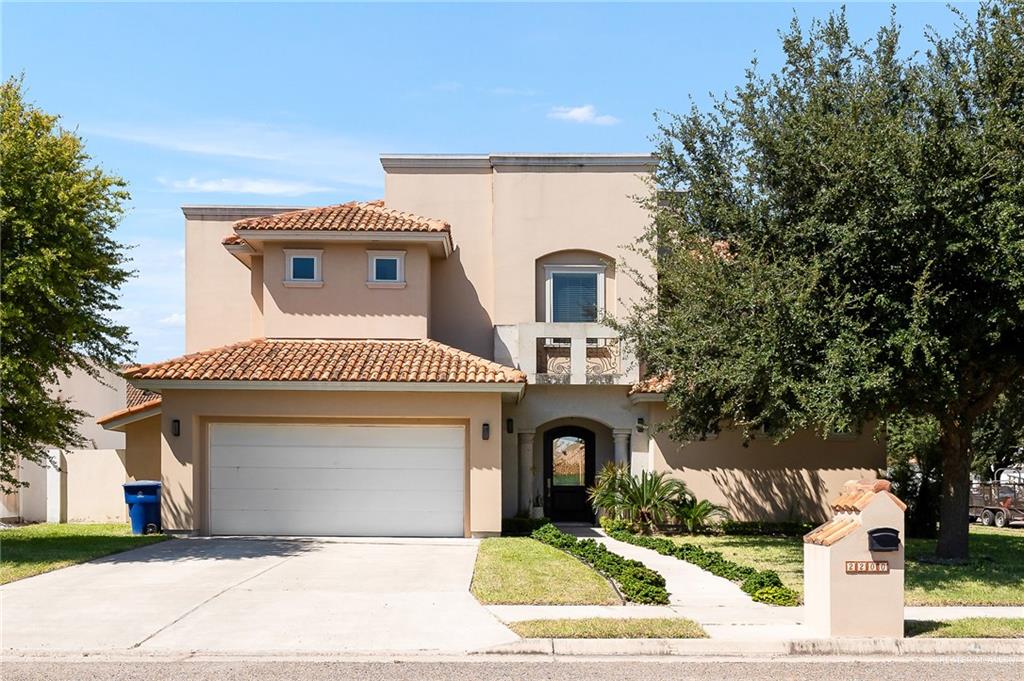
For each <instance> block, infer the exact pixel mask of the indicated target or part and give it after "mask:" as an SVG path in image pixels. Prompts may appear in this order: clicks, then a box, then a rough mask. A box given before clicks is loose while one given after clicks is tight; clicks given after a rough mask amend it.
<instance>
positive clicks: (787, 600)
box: [751, 586, 800, 606]
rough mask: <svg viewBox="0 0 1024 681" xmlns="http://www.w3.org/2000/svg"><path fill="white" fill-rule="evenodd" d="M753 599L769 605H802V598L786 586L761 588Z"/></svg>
mask: <svg viewBox="0 0 1024 681" xmlns="http://www.w3.org/2000/svg"><path fill="white" fill-rule="evenodd" d="M751 598H752V599H754V600H755V601H757V602H758V603H767V604H768V605H785V606H793V605H800V596H799V595H798V594H797V592H795V591H793V590H792V589H789V588H787V587H784V586H765V587H761V588H760V589H758V590H757V591H755V592H754V593H753V594H751Z"/></svg>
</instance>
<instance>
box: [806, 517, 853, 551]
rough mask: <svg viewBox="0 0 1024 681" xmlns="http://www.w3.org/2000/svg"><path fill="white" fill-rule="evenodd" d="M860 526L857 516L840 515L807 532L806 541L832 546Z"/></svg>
mask: <svg viewBox="0 0 1024 681" xmlns="http://www.w3.org/2000/svg"><path fill="white" fill-rule="evenodd" d="M859 526H860V521H859V520H858V519H857V517H856V516H852V515H839V516H836V517H835V518H832V520H830V521H828V522H827V523H825V524H824V525H819V526H818V527H816V528H814V529H813V530H811V531H810V532H808V533H807V534H805V535H804V542H805V543H807V544H820V545H821V546H832V544H835V543H836V542H837V541H839V540H840V539H842V538H843V537H846V536H849V535H850V533H852V532H853V531H854V530H856V529H857V528H858V527H859Z"/></svg>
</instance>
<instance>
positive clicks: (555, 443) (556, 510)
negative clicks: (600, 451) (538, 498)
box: [544, 426, 594, 523]
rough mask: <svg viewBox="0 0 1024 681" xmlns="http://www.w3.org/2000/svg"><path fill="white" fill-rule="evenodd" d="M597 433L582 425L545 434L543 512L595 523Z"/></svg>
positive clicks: (576, 520) (549, 515)
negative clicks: (591, 493) (592, 490)
mask: <svg viewBox="0 0 1024 681" xmlns="http://www.w3.org/2000/svg"><path fill="white" fill-rule="evenodd" d="M593 485H594V433H593V432H591V431H589V430H587V429H586V428H580V427H579V426H561V427H559V428H552V429H551V430H549V431H548V432H547V433H545V434H544V513H545V515H547V517H548V518H551V519H552V520H562V521H575V522H585V523H588V522H593V520H594V511H593V509H592V508H591V507H590V502H589V501H588V500H587V489H588V488H589V487H593Z"/></svg>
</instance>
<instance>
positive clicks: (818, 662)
mask: <svg viewBox="0 0 1024 681" xmlns="http://www.w3.org/2000/svg"><path fill="white" fill-rule="evenodd" d="M2 667H3V674H2V675H3V679H4V681H23V680H29V679H32V680H33V681H34V680H36V679H39V680H42V679H47V680H48V679H61V680H62V681H74V680H77V679H83V680H87V681H99V680H101V679H102V680H109V681H135V680H136V679H137V680H139V681H160V680H162V679H174V680H175V681H191V680H192V679H216V680H217V681H243V680H245V681H250V680H252V681H295V680H297V679H302V680H303V681H321V680H326V679H331V680H332V681H335V680H338V679H359V680H360V681H385V680H387V681H398V680H401V681H435V680H441V679H445V680H447V679H452V680H456V681H470V680H472V681H499V680H500V681H506V680H507V681H535V680H537V681H539V680H541V679H543V680H545V681H548V680H555V679H571V680H572V681H606V680H608V681H610V680H612V679H616V680H618V679H643V680H644V681H659V680H660V679H666V680H667V679H672V681H689V680H693V681H697V680H699V681H706V680H707V681H710V680H712V679H715V680H717V679H743V680H744V681H758V680H760V679H764V680H765V681H790V680H793V681H796V680H798V679H801V680H802V679H808V680H812V679H813V680H814V681H821V680H822V679H828V681H860V680H863V681H890V680H893V681H895V680H897V679H898V680H900V681H902V680H904V679H913V681H931V680H933V679H934V680H936V681H938V680H941V681H960V680H961V679H979V680H981V679H984V680H985V681H991V680H992V679H1007V678H1014V677H1015V676H1016V675H1017V674H1019V671H1018V672H1013V671H1011V670H1013V669H1017V670H1020V669H1022V668H1024V659H1021V658H1015V659H1009V658H1008V659H1002V660H999V659H983V658H980V657H979V658H960V659H956V658H947V659H941V658H930V659H921V658H916V659H915V658H905V657H901V658H893V659H885V658H870V659H865V658H848V657H800V658H786V659H780V658H775V659H764V660H752V659H744V660H742V661H740V660H735V659H731V660H710V659H707V658H660V659H657V660H652V659H650V658H647V659H628V660H623V659H614V660H611V659H604V660H594V659H589V660H555V659H551V658H546V659H542V660H537V659H523V658H515V659H487V660H468V661H467V660H452V661H429V662H428V661H390V662H351V661H323V660H306V661H303V660H297V661H296V660H291V661H268V660H263V661H260V660H238V661H234V660H233V661H225V660H213V661H210V660H174V661H149V660H138V659H136V660H131V659H127V660H123V661H106V660H105V661H100V660H85V661H81V660H75V659H65V660H39V659H35V660H24V659H21V660H19V659H16V658H14V659H12V658H7V659H5V660H3V662H2Z"/></svg>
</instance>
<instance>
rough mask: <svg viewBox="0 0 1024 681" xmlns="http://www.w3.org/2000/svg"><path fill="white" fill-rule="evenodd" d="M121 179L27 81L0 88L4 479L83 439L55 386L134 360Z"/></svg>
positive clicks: (77, 415)
mask: <svg viewBox="0 0 1024 681" xmlns="http://www.w3.org/2000/svg"><path fill="white" fill-rule="evenodd" d="M124 187H125V183H124V181H123V180H121V179H120V178H118V177H114V176H112V175H108V174H107V173H105V172H103V171H102V170H101V169H100V168H98V167H96V166H94V165H92V161H91V159H90V158H89V156H88V155H87V154H86V153H85V149H84V146H83V143H82V140H81V138H79V137H78V136H77V135H75V134H74V133H72V132H69V131H67V130H63V129H61V128H60V127H59V126H58V119H57V117H56V116H52V115H49V114H47V113H45V112H43V111H40V110H39V109H37V108H35V107H34V106H32V105H31V104H29V103H26V102H25V100H24V97H23V92H22V79H20V78H12V79H10V80H7V81H6V82H4V83H3V84H2V86H0V249H2V258H0V343H2V356H0V399H2V402H0V409H2V426H3V428H2V437H3V443H2V446H0V449H2V454H0V456H2V458H0V488H2V489H4V490H11V489H13V488H14V487H16V486H17V485H18V484H19V483H18V478H17V462H18V457H21V458H23V459H27V460H29V461H35V462H38V463H45V461H46V455H45V450H44V449H43V448H44V447H46V446H52V447H57V448H70V447H74V446H76V445H79V444H80V443H81V441H82V438H81V435H80V434H79V433H78V428H77V427H78V423H79V421H80V420H81V419H82V418H83V416H84V414H83V413H82V412H81V411H79V410H76V409H73V408H71V406H70V405H69V403H68V400H66V399H61V398H58V397H56V396H55V395H54V392H53V386H54V385H55V384H56V382H57V378H58V375H59V374H61V373H64V374H66V373H68V372H69V371H71V370H72V369H73V368H75V367H77V368H79V369H82V370H84V371H86V372H88V373H89V374H91V375H93V376H98V371H97V367H98V366H102V367H108V368H113V367H114V366H115V365H116V364H117V363H119V362H122V361H125V360H127V359H128V357H129V348H130V341H129V339H128V329H127V328H125V327H124V326H120V325H118V324H115V323H114V322H113V321H112V320H111V318H110V313H111V312H113V311H114V310H116V309H118V305H117V291H118V288H119V287H120V286H121V285H122V284H123V283H124V282H125V280H126V279H127V278H128V277H129V275H130V272H129V271H128V270H127V269H126V268H125V260H126V258H125V255H124V251H123V249H122V247H121V246H120V245H119V244H118V243H117V242H115V241H114V239H113V238H112V236H111V235H112V232H113V230H114V228H115V227H116V226H117V224H118V222H119V221H120V218H121V216H122V214H123V212H124V208H123V203H124V202H125V201H126V200H127V199H128V193H127V192H126V191H125V189H124Z"/></svg>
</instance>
